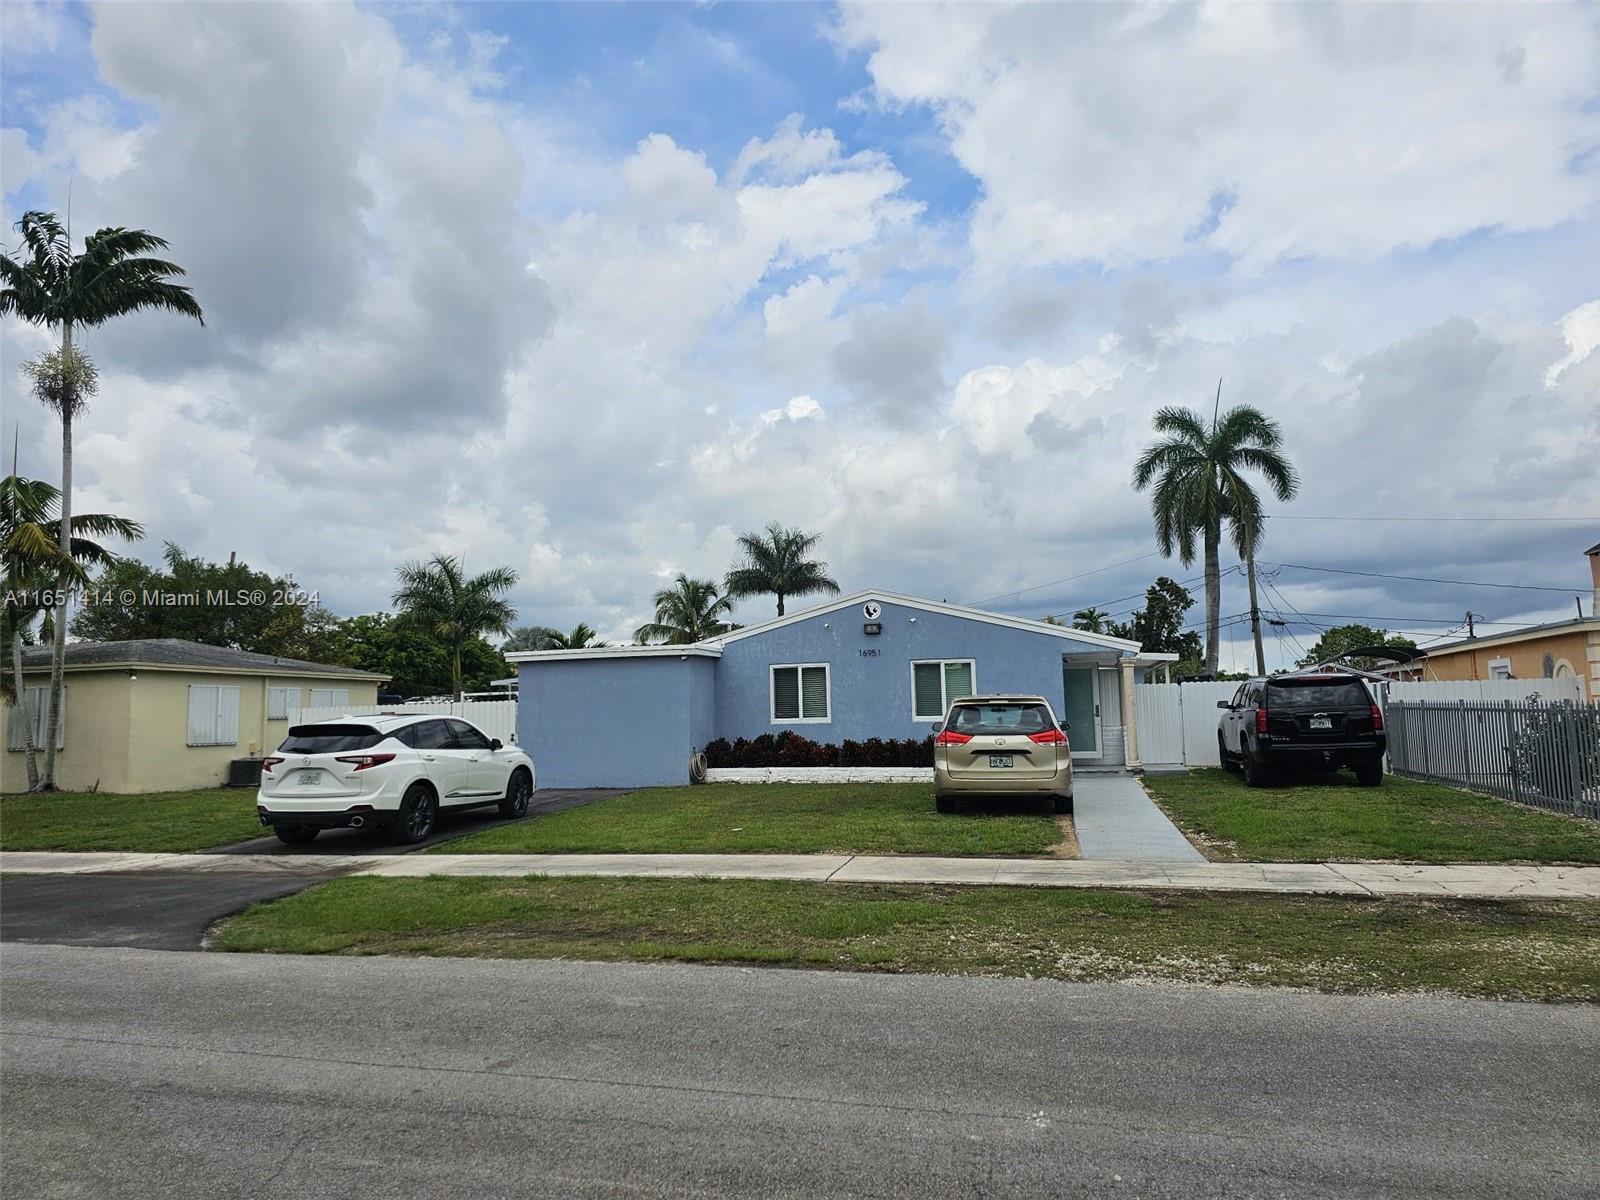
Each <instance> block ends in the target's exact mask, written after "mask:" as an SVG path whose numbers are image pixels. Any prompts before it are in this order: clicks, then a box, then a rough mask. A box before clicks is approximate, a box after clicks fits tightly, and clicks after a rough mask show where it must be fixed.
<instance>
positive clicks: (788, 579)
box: [722, 521, 839, 617]
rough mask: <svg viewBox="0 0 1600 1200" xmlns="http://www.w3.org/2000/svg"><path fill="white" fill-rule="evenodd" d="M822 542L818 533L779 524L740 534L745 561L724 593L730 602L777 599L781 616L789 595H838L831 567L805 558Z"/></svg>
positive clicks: (733, 570) (725, 584)
mask: <svg viewBox="0 0 1600 1200" xmlns="http://www.w3.org/2000/svg"><path fill="white" fill-rule="evenodd" d="M821 540H822V539H821V536H820V535H819V534H815V533H805V532H803V531H801V530H799V529H785V528H784V527H783V526H782V525H780V524H778V522H776V521H773V522H772V523H771V524H769V525H768V526H767V527H766V529H765V530H764V531H763V532H761V533H746V534H741V535H740V537H739V547H740V549H742V550H743V551H744V561H743V562H742V563H739V564H737V565H735V566H733V567H732V568H730V569H729V571H728V577H727V579H726V580H724V581H723V586H722V594H723V595H724V596H726V597H727V598H728V599H729V600H740V599H743V598H744V597H746V596H776V597H777V598H778V615H779V616H780V617H781V616H783V601H784V597H786V596H814V595H817V594H819V593H822V592H826V593H828V594H830V595H837V594H838V591H839V585H838V584H837V583H836V582H834V580H833V578H832V577H831V576H830V575H829V574H828V564H827V563H825V562H818V561H817V560H815V559H810V558H807V557H806V556H807V555H808V554H810V553H811V552H812V551H813V550H815V549H816V548H817V543H818V542H819V541H821Z"/></svg>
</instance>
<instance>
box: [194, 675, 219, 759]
mask: <svg viewBox="0 0 1600 1200" xmlns="http://www.w3.org/2000/svg"><path fill="white" fill-rule="evenodd" d="M216 744H217V689H216V687H215V686H214V685H213V684H208V683H191V684H190V685H189V745H191V746H215V745H216Z"/></svg>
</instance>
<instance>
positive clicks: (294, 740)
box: [278, 725, 383, 754]
mask: <svg viewBox="0 0 1600 1200" xmlns="http://www.w3.org/2000/svg"><path fill="white" fill-rule="evenodd" d="M381 741H383V734H381V733H379V732H378V731H377V730H376V729H374V728H372V727H371V726H370V725H296V726H294V727H293V728H292V729H290V730H289V736H288V737H286V738H284V739H283V745H282V746H279V747H278V749H279V750H280V751H285V752H287V753H289V754H339V753H343V752H344V751H346V750H370V749H372V747H374V746H376V745H377V744H378V743H379V742H381Z"/></svg>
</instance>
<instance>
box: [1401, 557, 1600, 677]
mask: <svg viewBox="0 0 1600 1200" xmlns="http://www.w3.org/2000/svg"><path fill="white" fill-rule="evenodd" d="M1585 553H1586V554H1587V555H1588V557H1589V573H1590V575H1591V577H1592V580H1593V584H1594V595H1593V598H1592V604H1593V607H1591V608H1590V609H1589V615H1588V616H1587V617H1577V618H1575V619H1573V620H1570V621H1552V622H1550V623H1549V624H1546V625H1530V626H1528V627H1527V628H1525V629H1513V630H1511V631H1510V632H1507V633H1491V634H1485V635H1484V636H1482V637H1475V638H1464V639H1462V640H1461V641H1457V642H1447V643H1446V644H1444V645H1442V646H1429V647H1428V653H1427V657H1425V658H1421V659H1418V660H1417V661H1416V662H1412V663H1407V664H1406V665H1405V666H1403V667H1400V668H1397V669H1396V670H1394V671H1391V672H1389V673H1390V674H1393V675H1394V676H1395V677H1396V678H1402V679H1427V680H1433V679H1565V678H1569V677H1575V678H1578V679H1582V680H1584V685H1585V688H1586V689H1587V690H1586V692H1585V694H1586V695H1587V696H1588V697H1589V699H1590V700H1594V701H1600V545H1594V546H1591V547H1589V549H1588V550H1586V551H1585Z"/></svg>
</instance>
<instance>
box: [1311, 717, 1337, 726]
mask: <svg viewBox="0 0 1600 1200" xmlns="http://www.w3.org/2000/svg"><path fill="white" fill-rule="evenodd" d="M1311 728H1313V729H1332V728H1333V718H1332V717H1312V718H1311Z"/></svg>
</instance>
